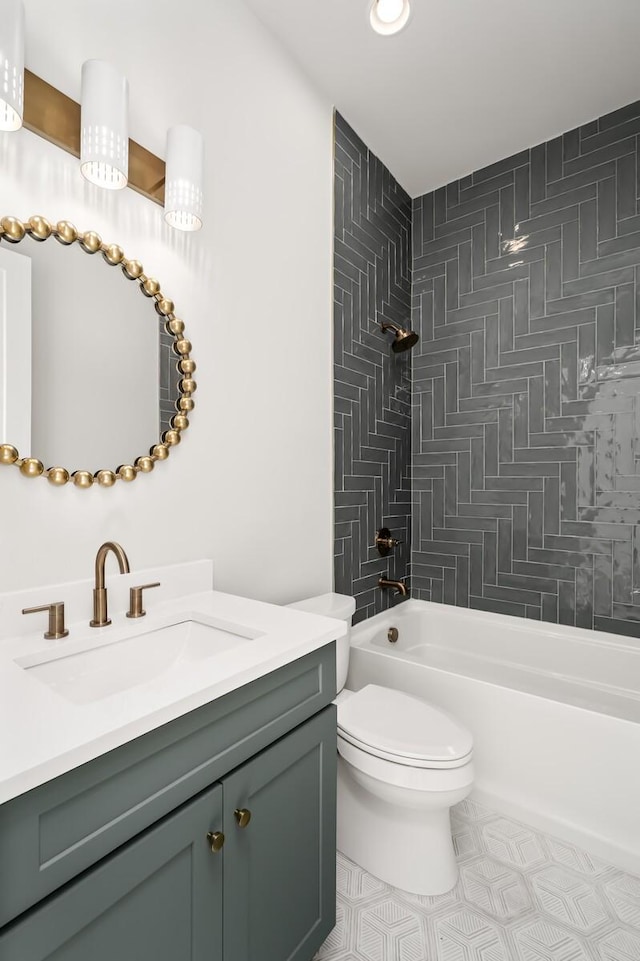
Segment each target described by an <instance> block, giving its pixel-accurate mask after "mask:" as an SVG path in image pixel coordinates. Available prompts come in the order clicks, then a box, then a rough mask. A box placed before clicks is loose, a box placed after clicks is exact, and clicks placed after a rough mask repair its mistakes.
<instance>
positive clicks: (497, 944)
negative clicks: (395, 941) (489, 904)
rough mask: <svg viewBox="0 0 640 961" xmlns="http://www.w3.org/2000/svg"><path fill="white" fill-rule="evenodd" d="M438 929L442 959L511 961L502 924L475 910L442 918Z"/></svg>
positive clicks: (440, 960)
mask: <svg viewBox="0 0 640 961" xmlns="http://www.w3.org/2000/svg"><path fill="white" fill-rule="evenodd" d="M435 929H436V936H437V942H438V958H439V961H489V959H490V961H511V959H510V958H509V953H508V950H507V947H506V945H505V943H504V936H503V934H502V932H501V931H500V928H499V926H497V925H495V924H493V923H492V922H491V921H488V920H487V919H486V918H485V917H483V916H482V915H480V914H475V913H474V912H473V911H469V910H467V909H465V910H458V911H456V912H455V913H453V914H451V915H449V916H448V917H445V918H438V920H437V921H436V922H435ZM387 961H390V959H387Z"/></svg>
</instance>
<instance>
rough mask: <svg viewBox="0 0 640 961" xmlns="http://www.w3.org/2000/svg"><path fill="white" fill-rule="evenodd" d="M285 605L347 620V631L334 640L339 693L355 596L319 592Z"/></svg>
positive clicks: (345, 675)
mask: <svg viewBox="0 0 640 961" xmlns="http://www.w3.org/2000/svg"><path fill="white" fill-rule="evenodd" d="M287 607H293V608H295V609H296V610H298V611H306V612H307V613H308V614H322V616H323V617H335V618H336V620H339V621H346V622H347V633H346V634H345V636H344V637H339V638H338V640H337V641H336V681H337V688H338V693H339V692H340V691H341V690H342V688H343V687H344V686H345V684H346V681H347V671H348V670H349V641H350V638H351V618H352V617H353V614H354V612H355V609H356V602H355V598H353V597H349V596H348V594H319V595H318V596H317V597H307V598H305V600H303V601H296V602H295V603H294V604H287Z"/></svg>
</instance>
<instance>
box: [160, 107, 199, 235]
mask: <svg viewBox="0 0 640 961" xmlns="http://www.w3.org/2000/svg"><path fill="white" fill-rule="evenodd" d="M166 164H167V168H166V176H165V185H164V219H165V220H166V221H167V223H168V224H169V225H170V226H171V227H176V228H177V229H178V230H200V228H201V227H202V207H203V172H204V141H203V139H202V134H201V133H200V132H199V131H198V130H195V129H194V128H193V127H189V126H187V125H186V124H178V125H177V126H175V127H170V128H169V130H168V131H167V161H166Z"/></svg>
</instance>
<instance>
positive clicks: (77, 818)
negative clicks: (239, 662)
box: [0, 643, 336, 925]
mask: <svg viewBox="0 0 640 961" xmlns="http://www.w3.org/2000/svg"><path fill="white" fill-rule="evenodd" d="M335 687H336V677H335V644H333V643H331V644H328V645H326V646H325V647H323V648H320V649H319V650H317V651H313V652H312V653H311V654H307V655H305V656H304V657H302V658H299V659H298V660H296V661H294V662H293V663H291V664H287V665H286V666H285V667H282V668H279V669H278V670H277V671H273V672H272V673H271V674H267V675H265V676H264V677H261V678H259V679H258V680H256V681H253V682H252V683H250V684H247V685H245V686H244V687H241V688H238V690H236V691H232V692H231V693H229V694H227V695H225V696H224V697H221V698H219V699H217V700H215V701H211V702H210V703H209V704H206V705H204V706H203V707H201V708H198V709H197V710H195V711H191V712H190V713H189V714H186V715H183V716H182V717H180V718H177V719H176V720H175V721H171V722H170V723H168V724H165V725H163V726H162V727H160V728H157V729H156V730H154V731H151V732H150V733H149V734H145V735H144V736H142V737H139V738H136V739H135V740H134V741H130V742H129V743H128V744H125V745H123V746H122V747H119V748H117V749H116V750H114V751H110V752H109V753H108V754H105V755H103V756H102V757H99V758H96V759H95V760H94V761H90V762H88V763H87V764H84V765H82V766H81V767H79V768H76V769H75V770H73V771H70V772H68V773H67V774H64V775H62V776H61V777H59V778H56V779H55V780H53V781H49V782H48V783H47V784H43V785H42V786H41V787H38V788H35V789H34V790H33V791H29V792H28V793H27V794H23V795H21V796H20V797H17V798H15V799H13V800H12V801H9V802H8V803H6V804H4V805H2V806H1V807H0V925H3V924H6V923H7V922H8V921H10V920H11V919H13V918H15V917H17V915H18V914H20V913H21V912H22V911H24V910H25V909H26V908H28V907H31V906H32V905H34V904H36V903H37V902H38V901H40V900H41V899H42V898H43V897H45V896H46V895H47V894H50V893H51V892H52V891H55V890H56V889H57V888H59V887H60V886H61V885H62V884H65V883H66V882H67V881H70V880H71V879H72V878H73V877H75V876H76V875H77V874H79V873H80V872H81V871H84V870H85V869H86V868H87V867H89V866H90V865H92V864H95V863H96V862H97V861H99V860H100V859H101V858H103V857H105V856H106V855H107V854H109V853H110V852H112V851H114V850H115V849H116V848H117V847H119V846H120V845H121V844H124V843H125V842H126V841H128V840H129V839H130V838H132V837H134V836H135V835H136V834H138V833H139V832H140V831H142V830H144V829H145V828H147V827H148V826H149V825H151V824H153V823H154V822H155V821H157V820H158V819H159V818H161V817H164V816H165V815H166V814H168V813H169V812H170V811H172V810H173V809H174V808H176V807H177V806H178V805H180V804H182V803H183V802H184V801H186V800H188V799H189V798H191V797H193V796H194V795H195V794H197V793H198V792H199V791H202V790H204V789H205V788H207V787H208V786H209V785H210V784H212V783H213V782H214V781H216V780H218V779H219V778H221V777H222V776H224V775H225V774H227V773H228V772H229V771H231V770H232V769H233V768H235V767H237V766H238V765H239V764H242V763H243V762H244V761H246V760H248V758H250V757H252V756H253V755H254V754H256V753H257V752H258V751H260V750H262V749H263V748H264V747H266V746H267V745H269V744H271V743H272V742H273V741H275V740H277V739H278V738H280V737H282V736H283V735H284V734H286V733H287V732H288V731H291V730H292V729H293V728H294V727H297V726H298V725H299V724H301V723H302V722H303V721H305V720H307V718H309V717H311V716H312V715H314V714H316V713H317V712H318V711H320V710H321V709H322V708H323V707H325V706H326V705H327V704H329V703H330V702H331V700H332V699H333V698H334V697H335Z"/></svg>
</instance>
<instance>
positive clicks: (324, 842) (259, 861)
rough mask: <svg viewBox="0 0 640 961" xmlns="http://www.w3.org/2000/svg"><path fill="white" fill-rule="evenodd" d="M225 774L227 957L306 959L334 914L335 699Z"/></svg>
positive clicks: (230, 960)
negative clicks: (241, 819)
mask: <svg viewBox="0 0 640 961" xmlns="http://www.w3.org/2000/svg"><path fill="white" fill-rule="evenodd" d="M222 783H223V788H224V832H225V837H226V842H225V896H224V961H310V959H311V958H312V957H313V955H314V953H315V952H316V951H317V950H318V948H319V947H320V945H321V944H322V942H323V941H324V939H325V938H326V937H327V935H328V934H329V932H330V931H331V929H332V928H333V926H334V924H335V865H336V860H335V853H336V841H335V830H336V826H335V803H336V709H335V707H334V706H333V705H330V706H329V707H327V708H325V710H324V711H322V712H321V713H320V714H317V715H316V716H315V717H313V718H312V719H311V720H309V721H307V722H306V723H305V724H302V725H301V726H300V727H298V728H296V730H294V731H292V732H291V733H290V734H287V735H286V736H285V737H283V738H281V740H279V741H277V742H276V743H275V744H273V745H272V746H271V747H268V748H266V749H265V750H264V751H262V752H261V753H260V754H258V755H257V756H256V757H254V758H253V759H252V760H250V761H248V762H247V763H246V764H244V765H243V766H242V767H240V768H238V769H237V770H236V771H234V772H233V773H232V774H230V775H229V776H228V777H226V778H224V780H223V782H222ZM236 811H238V812H245V813H244V818H243V820H246V816H247V815H246V812H247V811H249V812H250V820H249V822H248V823H247V824H246V825H245V826H244V827H242V826H240V824H239V823H238V819H239V817H240V816H241V815H240V814H237V815H236V813H235V812H236ZM241 823H242V822H241Z"/></svg>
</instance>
